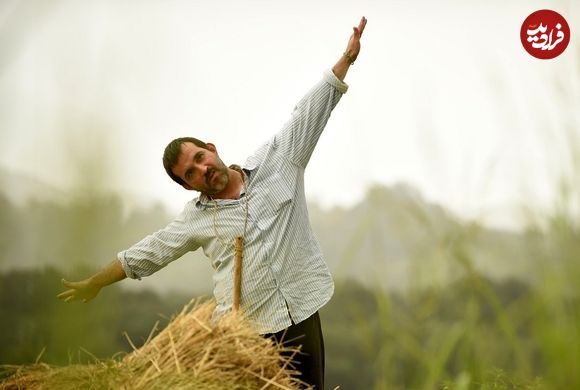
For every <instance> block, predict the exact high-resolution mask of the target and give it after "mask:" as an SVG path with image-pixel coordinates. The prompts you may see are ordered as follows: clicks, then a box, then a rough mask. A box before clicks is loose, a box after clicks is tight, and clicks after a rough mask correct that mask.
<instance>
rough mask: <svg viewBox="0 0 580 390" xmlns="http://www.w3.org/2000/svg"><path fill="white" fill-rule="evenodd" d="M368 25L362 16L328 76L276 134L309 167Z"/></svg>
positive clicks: (298, 161) (288, 152)
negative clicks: (311, 157)
mask: <svg viewBox="0 0 580 390" xmlns="http://www.w3.org/2000/svg"><path fill="white" fill-rule="evenodd" d="M365 25H366V18H364V17H363V18H362V19H361V21H360V23H359V25H358V27H353V33H352V35H351V37H350V39H349V41H348V45H347V48H346V51H345V52H344V54H343V55H342V56H341V58H340V59H339V60H338V62H337V63H336V64H335V65H334V67H333V68H332V71H330V70H328V71H327V72H325V74H324V78H323V79H322V80H321V81H320V82H319V83H318V84H316V85H315V86H314V87H313V88H312V89H311V90H310V91H309V92H308V93H307V94H306V95H305V96H304V97H303V98H302V99H301V100H300V102H298V104H297V105H296V107H295V108H294V111H293V112H292V115H291V117H290V120H289V121H288V122H287V123H286V124H285V125H284V127H283V128H282V130H281V131H280V132H279V133H278V134H277V135H276V136H275V137H274V144H275V147H276V148H277V149H278V150H279V151H280V152H281V153H282V154H284V155H285V156H286V157H287V158H288V159H289V160H290V161H292V162H293V163H294V164H296V165H298V166H301V167H303V168H305V167H306V165H307V164H308V161H309V160H310V156H311V155H312V152H313V150H314V147H315V146H316V143H317V142H318V138H319V137H320V135H321V134H322V131H323V130H324V127H325V126H326V123H327V122H328V119H329V118H330V114H331V113H332V110H333V109H334V107H335V106H336V104H338V102H339V100H340V98H341V97H342V94H344V93H345V92H346V91H347V89H348V85H346V84H345V83H344V81H343V80H344V78H345V76H346V73H347V71H348V69H349V67H350V66H351V65H352V64H353V63H354V61H355V60H356V58H357V57H358V54H359V52H360V38H361V35H362V32H363V30H364V28H365Z"/></svg>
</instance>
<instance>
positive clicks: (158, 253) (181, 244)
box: [117, 207, 199, 279]
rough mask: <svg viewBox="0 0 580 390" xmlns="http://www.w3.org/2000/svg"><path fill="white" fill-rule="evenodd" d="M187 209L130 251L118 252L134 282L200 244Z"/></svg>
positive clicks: (122, 263)
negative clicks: (195, 238) (196, 241)
mask: <svg viewBox="0 0 580 390" xmlns="http://www.w3.org/2000/svg"><path fill="white" fill-rule="evenodd" d="M188 214H189V213H188V207H186V208H185V209H184V210H183V211H182V212H181V214H180V215H179V216H178V217H177V218H176V219H175V220H173V221H172V222H171V223H170V224H169V225H167V226H166V227H165V228H163V229H161V230H159V231H157V232H155V233H153V234H151V235H149V236H147V237H145V238H144V239H142V240H141V241H139V242H138V243H136V244H135V245H133V246H132V247H131V248H129V249H127V250H125V251H122V252H119V253H118V255H117V259H118V260H119V261H120V262H121V265H122V266H123V269H124V270H125V274H127V277H129V278H132V279H141V278H142V277H144V276H149V275H151V274H153V273H155V272H157V271H159V270H160V269H161V268H163V267H165V266H166V265H168V264H169V263H171V262H172V261H174V260H177V259H178V258H180V257H181V256H183V255H184V254H186V253H187V252H191V251H194V250H196V249H197V248H198V247H199V245H198V244H196V243H195V241H194V240H193V235H192V234H191V233H190V231H189V230H190V227H189V226H188V221H187V217H188Z"/></svg>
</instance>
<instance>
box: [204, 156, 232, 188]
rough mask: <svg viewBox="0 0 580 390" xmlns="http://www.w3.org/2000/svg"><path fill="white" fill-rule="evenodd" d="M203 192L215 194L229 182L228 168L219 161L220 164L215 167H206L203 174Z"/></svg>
mask: <svg viewBox="0 0 580 390" xmlns="http://www.w3.org/2000/svg"><path fill="white" fill-rule="evenodd" d="M205 176H206V177H205V185H206V188H205V189H204V191H202V192H204V193H205V194H206V195H215V194H218V193H220V192H222V191H223V190H224V189H225V188H226V187H227V185H228V183H229V182H230V177H229V174H228V168H227V167H226V166H225V164H224V163H223V162H221V161H220V166H218V167H216V168H208V170H207V172H206V174H205Z"/></svg>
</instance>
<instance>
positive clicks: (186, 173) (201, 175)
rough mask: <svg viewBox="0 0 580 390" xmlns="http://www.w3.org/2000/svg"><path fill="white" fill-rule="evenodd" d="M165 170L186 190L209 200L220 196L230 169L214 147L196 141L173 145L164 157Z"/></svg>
mask: <svg viewBox="0 0 580 390" xmlns="http://www.w3.org/2000/svg"><path fill="white" fill-rule="evenodd" d="M163 167H164V168H165V171H166V172H167V174H168V175H169V177H171V178H172V179H173V180H174V181H175V182H176V183H178V184H180V185H181V186H182V187H183V188H185V189H188V190H195V191H199V192H201V193H204V194H206V195H210V196H211V195H216V194H219V193H220V192H221V191H223V190H224V189H225V188H226V186H227V185H228V182H229V176H228V168H227V167H226V165H225V164H224V163H223V161H222V160H221V159H220V158H219V156H218V153H217V149H216V147H215V145H213V144H211V143H205V142H203V141H200V140H198V139H197V138H193V137H182V138H176V139H174V140H173V141H171V142H170V143H169V144H168V145H167V147H166V148H165V152H164V153H163Z"/></svg>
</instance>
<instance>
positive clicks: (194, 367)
mask: <svg viewBox="0 0 580 390" xmlns="http://www.w3.org/2000/svg"><path fill="white" fill-rule="evenodd" d="M214 307H215V304H213V303H203V304H195V303H190V304H189V305H187V306H185V307H184V309H183V310H182V311H181V313H179V314H178V315H177V316H176V317H174V318H173V320H172V321H171V322H170V323H169V325H168V326H167V327H166V328H165V329H163V330H162V331H161V332H160V333H159V334H158V335H157V336H155V337H154V338H152V339H150V340H148V341H147V342H146V343H145V344H144V345H143V347H141V348H139V349H135V351H134V352H132V353H130V354H128V355H126V356H125V357H124V358H122V359H120V360H112V359H111V360H107V361H97V362H95V363H94V364H82V365H81V364H78V365H70V366H66V367H51V366H48V365H46V364H35V365H30V366H3V367H2V370H1V371H2V372H1V373H0V378H2V377H3V378H5V379H0V389H35V390H36V389H75V390H76V389H81V388H91V389H127V390H140V389H143V390H144V389H207V390H225V389H228V390H232V389H248V390H253V389H256V390H258V389H260V390H265V389H291V390H295V389H300V388H302V387H300V385H301V384H300V383H299V381H298V380H297V379H295V378H293V377H292V374H295V371H292V368H291V356H293V354H295V353H298V351H296V350H290V349H285V347H283V346H281V345H278V344H275V343H273V342H272V341H270V340H268V339H265V338H263V337H262V336H260V335H258V334H256V332H255V331H254V330H253V329H252V327H251V325H250V324H249V322H248V321H247V320H246V319H244V318H243V316H242V315H241V314H237V313H231V314H228V315H226V316H224V317H222V318H221V319H220V320H219V321H217V322H216V323H212V321H211V316H212V313H213V310H214ZM281 352H285V353H284V354H281Z"/></svg>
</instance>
